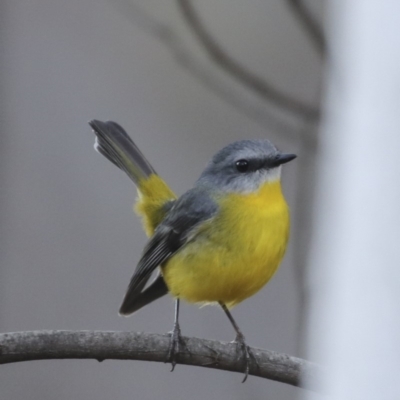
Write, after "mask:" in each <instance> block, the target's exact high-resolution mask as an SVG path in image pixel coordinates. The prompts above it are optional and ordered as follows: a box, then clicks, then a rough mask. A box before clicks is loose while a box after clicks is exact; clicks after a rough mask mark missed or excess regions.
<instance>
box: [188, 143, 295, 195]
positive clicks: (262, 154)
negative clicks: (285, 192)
mask: <svg viewBox="0 0 400 400" xmlns="http://www.w3.org/2000/svg"><path fill="white" fill-rule="evenodd" d="M294 158H296V155H294V154H283V153H281V152H280V151H279V150H278V149H277V148H276V147H275V146H274V145H273V144H272V143H271V142H270V141H269V140H266V139H265V140H241V141H238V142H234V143H231V144H230V145H228V146H226V147H224V148H223V149H222V150H220V151H219V152H218V153H217V154H215V156H214V157H213V158H212V159H211V161H210V162H209V163H208V165H207V167H206V169H205V170H204V171H203V173H202V174H201V176H200V178H199V179H198V181H197V183H196V185H199V186H203V185H204V186H208V187H211V188H213V189H217V190H221V191H224V192H240V193H248V192H252V191H255V190H257V189H258V188H259V187H260V186H261V185H262V184H264V183H266V182H274V181H277V180H279V179H280V174H281V165H282V164H284V163H287V162H289V161H291V160H293V159H294Z"/></svg>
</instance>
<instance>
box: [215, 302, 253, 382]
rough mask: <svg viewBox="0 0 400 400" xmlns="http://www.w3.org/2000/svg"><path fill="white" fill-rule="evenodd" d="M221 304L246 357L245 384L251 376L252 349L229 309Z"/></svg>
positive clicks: (236, 340)
mask: <svg viewBox="0 0 400 400" xmlns="http://www.w3.org/2000/svg"><path fill="white" fill-rule="evenodd" d="M219 304H220V306H221V307H222V309H223V310H224V312H225V314H226V315H227V317H228V318H229V321H231V324H232V326H233V328H234V329H235V331H236V339H235V342H236V343H237V344H238V345H239V347H240V349H241V351H242V354H243V357H244V362H245V369H244V378H243V381H242V383H243V382H245V381H246V379H247V377H248V376H249V368H250V355H251V350H250V347H249V346H247V344H246V340H245V337H244V335H243V333H242V331H241V330H240V328H239V326H238V324H237V323H236V321H235V320H234V319H233V317H232V314H231V313H230V311H229V310H228V307H227V306H226V305H225V304H224V303H221V302H220V303H219Z"/></svg>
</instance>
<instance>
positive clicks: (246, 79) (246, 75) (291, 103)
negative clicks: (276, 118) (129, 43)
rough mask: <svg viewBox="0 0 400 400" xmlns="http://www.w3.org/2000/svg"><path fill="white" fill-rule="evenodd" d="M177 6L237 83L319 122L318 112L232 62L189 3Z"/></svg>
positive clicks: (183, 0) (184, 0)
mask: <svg viewBox="0 0 400 400" xmlns="http://www.w3.org/2000/svg"><path fill="white" fill-rule="evenodd" d="M177 4H178V7H179V9H180V11H181V13H182V16H183V17H184V19H185V21H186V22H187V24H188V26H189V27H190V29H191V30H192V32H193V34H194V35H195V36H196V37H197V39H198V41H199V43H201V44H202V46H203V48H204V49H205V51H206V52H207V54H208V56H209V57H210V58H211V59H212V60H213V61H214V62H215V63H216V64H217V65H219V66H220V67H221V68H222V69H223V70H224V71H226V72H228V73H229V74H230V75H231V76H233V77H235V79H236V80H238V81H239V82H241V83H242V84H244V85H246V86H247V87H248V88H249V89H251V90H252V91H253V92H255V93H257V94H258V95H259V96H261V97H262V98H263V99H264V100H266V101H268V102H270V103H273V104H275V105H277V106H279V107H281V108H283V109H285V110H288V111H290V112H292V113H295V114H296V115H298V116H303V117H307V118H311V119H318V117H319V110H318V109H316V108H314V107H312V106H310V105H307V104H305V103H303V102H301V101H299V100H296V99H294V98H292V97H290V96H288V95H286V94H283V93H281V92H280V91H278V90H277V89H276V88H274V87H273V86H272V85H271V84H270V83H269V82H267V81H266V80H265V79H263V78H261V77H260V76H258V75H256V74H254V73H253V72H251V71H249V70H248V69H247V68H245V67H244V66H242V65H240V64H239V63H238V62H237V61H236V60H234V59H233V58H232V57H231V56H230V55H229V54H228V53H227V52H226V51H225V50H224V49H223V48H222V47H221V46H220V44H219V43H218V42H217V41H216V39H215V38H214V37H213V36H212V35H211V34H210V33H209V32H208V30H207V29H206V27H205V25H204V24H203V22H202V21H201V19H200V17H199V16H198V14H197V13H196V10H195V9H194V7H193V5H192V0H177Z"/></svg>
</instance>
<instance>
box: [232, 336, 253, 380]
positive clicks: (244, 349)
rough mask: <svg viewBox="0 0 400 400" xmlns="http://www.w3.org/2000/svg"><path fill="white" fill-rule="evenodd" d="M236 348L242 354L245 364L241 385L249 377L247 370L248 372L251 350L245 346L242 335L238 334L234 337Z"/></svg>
mask: <svg viewBox="0 0 400 400" xmlns="http://www.w3.org/2000/svg"><path fill="white" fill-rule="evenodd" d="M234 343H236V345H237V346H238V347H240V351H241V352H242V355H243V358H244V362H245V369H244V378H243V380H242V383H244V382H246V380H247V377H248V376H249V370H250V355H251V350H250V347H249V346H247V344H246V340H245V338H244V336H243V334H241V333H238V334H237V335H236V339H235V342H234Z"/></svg>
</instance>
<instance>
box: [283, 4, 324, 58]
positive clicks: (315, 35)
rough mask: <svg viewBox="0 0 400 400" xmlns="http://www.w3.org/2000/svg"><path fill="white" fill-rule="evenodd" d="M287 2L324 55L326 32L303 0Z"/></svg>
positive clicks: (315, 45) (321, 54)
mask: <svg viewBox="0 0 400 400" xmlns="http://www.w3.org/2000/svg"><path fill="white" fill-rule="evenodd" d="M286 3H287V5H288V6H289V7H290V8H291V9H292V11H293V14H294V15H295V17H296V19H297V20H298V21H299V22H300V23H301V24H302V25H303V27H304V29H305V31H306V33H307V34H308V36H309V38H310V40H311V42H312V44H313V45H314V47H315V49H316V50H317V52H318V54H319V55H320V56H321V57H323V56H324V55H325V54H326V40H325V36H324V33H323V32H322V29H321V27H320V26H319V25H318V23H317V21H316V20H315V19H314V17H313V16H312V15H311V13H310V11H309V10H308V9H307V7H306V5H305V4H304V2H303V0H286Z"/></svg>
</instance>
